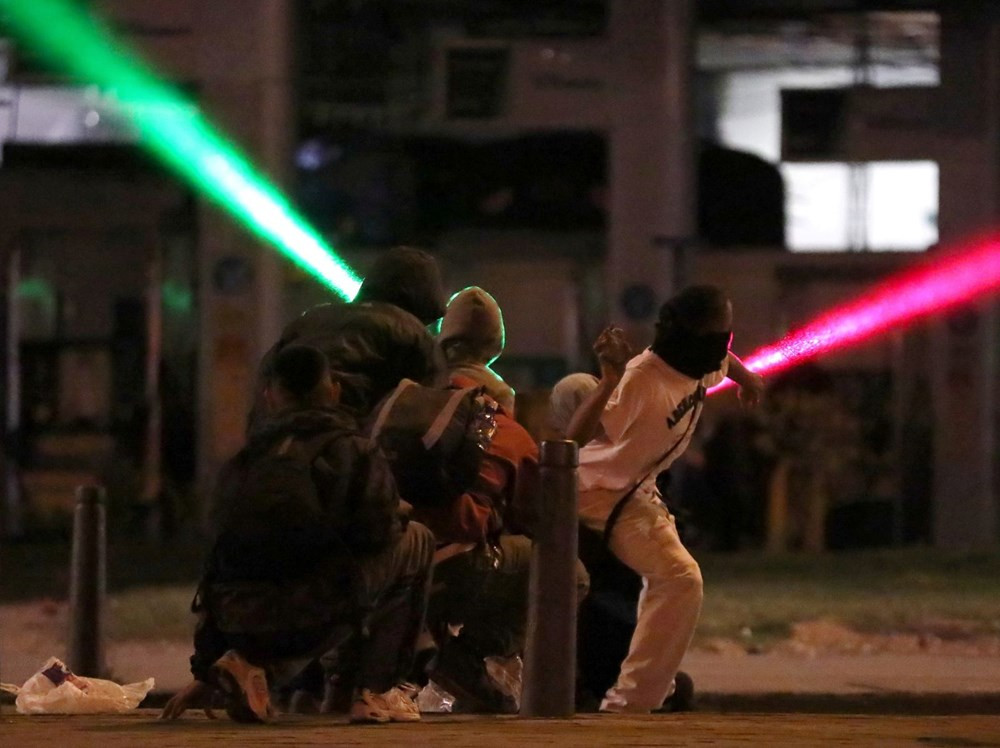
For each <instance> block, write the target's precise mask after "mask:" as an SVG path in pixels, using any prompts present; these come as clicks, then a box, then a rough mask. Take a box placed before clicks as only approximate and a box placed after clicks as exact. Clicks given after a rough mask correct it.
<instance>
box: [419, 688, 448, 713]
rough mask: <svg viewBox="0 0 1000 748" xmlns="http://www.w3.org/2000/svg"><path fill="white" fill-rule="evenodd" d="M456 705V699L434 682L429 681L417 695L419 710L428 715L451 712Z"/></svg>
mask: <svg viewBox="0 0 1000 748" xmlns="http://www.w3.org/2000/svg"><path fill="white" fill-rule="evenodd" d="M454 704H455V697H454V696H452V695H451V694H450V693H448V692H447V691H445V690H444V689H443V688H441V686H439V685H438V684H437V683H435V682H434V681H428V682H427V685H426V686H424V687H423V688H421V689H420V693H419V694H417V708H418V709H419V710H420V711H421V712H424V713H427V714H434V713H443V712H445V713H446V712H450V711H451V708H452V706H453V705H454Z"/></svg>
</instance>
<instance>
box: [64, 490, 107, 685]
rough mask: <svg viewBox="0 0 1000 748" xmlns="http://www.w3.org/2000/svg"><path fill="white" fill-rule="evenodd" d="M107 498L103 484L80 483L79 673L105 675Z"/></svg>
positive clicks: (73, 632) (72, 660) (74, 601)
mask: <svg viewBox="0 0 1000 748" xmlns="http://www.w3.org/2000/svg"><path fill="white" fill-rule="evenodd" d="M104 504H105V497H104V488H102V487H101V486H78V487H77V489H76V510H75V512H74V514H73V555H72V559H71V561H70V564H71V565H70V582H69V615H70V619H69V620H70V623H69V626H70V631H69V642H70V645H69V662H68V663H67V664H68V665H69V667H70V669H71V670H72V671H73V672H74V673H77V674H79V675H87V676H91V677H95V678H99V677H103V676H104V675H105V674H106V668H105V661H104V599H105V594H106V591H107V534H106V530H105V514H104V513H105V509H104Z"/></svg>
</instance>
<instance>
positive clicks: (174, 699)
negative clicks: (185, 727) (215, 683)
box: [160, 680, 215, 719]
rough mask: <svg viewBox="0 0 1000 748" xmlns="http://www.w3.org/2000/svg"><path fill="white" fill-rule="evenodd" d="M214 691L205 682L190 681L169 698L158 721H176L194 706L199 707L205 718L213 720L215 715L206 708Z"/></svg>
mask: <svg viewBox="0 0 1000 748" xmlns="http://www.w3.org/2000/svg"><path fill="white" fill-rule="evenodd" d="M214 691H215V689H214V688H213V687H212V686H211V685H209V684H208V683H206V682H205V681H202V680H192V681H191V682H190V683H188V684H187V685H186V686H184V688H182V689H181V690H180V691H178V692H177V693H175V694H174V695H173V696H171V697H170V700H169V701H168V702H167V703H166V705H165V706H164V707H163V711H162V712H161V713H160V719H177V718H178V717H180V716H181V715H182V714H184V712H186V711H187V710H188V709H189V708H191V707H194V706H200V707H201V708H202V709H203V710H204V711H205V716H206V717H208V718H209V719H215V713H214V712H213V711H212V709H211V707H209V706H207V704H208V703H209V702H210V700H211V698H212V693H213V692H214Z"/></svg>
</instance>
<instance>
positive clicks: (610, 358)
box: [566, 327, 632, 447]
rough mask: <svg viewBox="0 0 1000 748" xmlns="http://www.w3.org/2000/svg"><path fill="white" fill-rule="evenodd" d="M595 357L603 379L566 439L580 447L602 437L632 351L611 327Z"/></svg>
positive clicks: (599, 340) (569, 427)
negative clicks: (605, 415) (603, 417)
mask: <svg viewBox="0 0 1000 748" xmlns="http://www.w3.org/2000/svg"><path fill="white" fill-rule="evenodd" d="M594 353H596V354H597V360H598V362H599V363H600V365H601V378H600V380H599V381H598V383H597V388H596V389H594V390H593V392H591V393H590V394H589V395H587V397H585V398H584V399H583V402H582V403H580V405H579V407H577V409H576V411H575V412H574V413H573V417H572V418H571V419H570V420H569V424H568V425H567V426H566V438H567V439H570V440H571V441H575V442H576V443H577V444H578V445H580V446H581V447H582V446H583V445H584V444H586V443H587V442H589V441H590V440H591V439H594V438H596V437H597V436H598V435H599V434H600V430H601V415H602V414H603V413H604V407H605V406H606V405H607V404H608V400H610V399H611V395H612V394H613V393H614V391H615V388H616V387H617V386H618V383H619V382H621V379H622V376H623V375H624V373H625V364H627V363H628V360H629V359H630V358H631V357H632V347H631V345H630V344H629V342H628V340H626V339H625V333H624V332H623V331H622V330H621V328H618V327H609V328H607V329H605V330H604V332H602V333H601V334H600V335H599V336H598V338H597V341H596V342H595V343H594Z"/></svg>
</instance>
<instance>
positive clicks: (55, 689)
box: [4, 657, 155, 714]
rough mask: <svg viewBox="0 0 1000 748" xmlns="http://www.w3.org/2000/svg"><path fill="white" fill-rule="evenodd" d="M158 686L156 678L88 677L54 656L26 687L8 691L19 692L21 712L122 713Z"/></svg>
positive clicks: (29, 680) (16, 703) (18, 698)
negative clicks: (131, 680)
mask: <svg viewBox="0 0 1000 748" xmlns="http://www.w3.org/2000/svg"><path fill="white" fill-rule="evenodd" d="M154 685H155V681H154V680H153V679H152V678H147V679H146V680H144V681H142V682H141V683H129V684H128V685H125V686H120V685H118V684H117V683H114V682H112V681H109V680H101V679H99V678H84V677H82V676H79V675H75V674H74V673H72V672H71V671H70V670H69V668H67V667H66V665H65V664H63V662H62V661H61V660H59V659H57V658H55V657H51V658H49V660H48V662H46V663H45V665H44V666H43V667H42V669H41V670H39V671H38V672H37V673H35V674H34V675H33V676H31V677H30V678H28V680H27V681H26V682H25V684H24V685H23V686H21V687H20V688H13V687H10V686H6V687H5V688H4V690H7V691H10V692H13V693H17V700H16V701H15V706H16V707H17V711H18V713H20V714H120V713H122V712H127V711H131V710H132V709H135V708H136V707H137V706H139V703H140V702H141V701H142V700H143V699H144V698H146V694H147V693H149V692H150V691H151V690H152V689H153V686H154Z"/></svg>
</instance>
